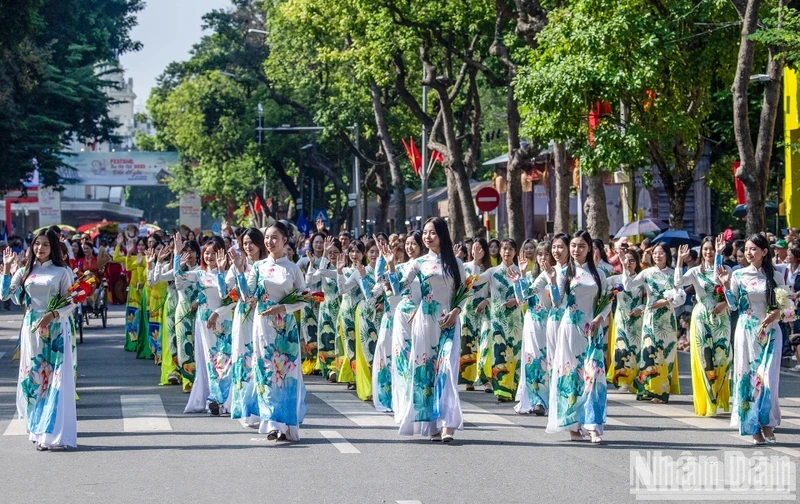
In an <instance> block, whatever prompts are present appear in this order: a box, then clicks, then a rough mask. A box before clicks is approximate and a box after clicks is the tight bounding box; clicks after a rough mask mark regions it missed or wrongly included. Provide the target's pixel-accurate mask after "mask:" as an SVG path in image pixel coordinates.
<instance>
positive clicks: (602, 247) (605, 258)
mask: <svg viewBox="0 0 800 504" xmlns="http://www.w3.org/2000/svg"><path fill="white" fill-rule="evenodd" d="M592 246H593V247H594V248H595V249H597V250H599V251H600V259H601V260H603V262H608V254H606V247H605V244H604V243H603V240H601V239H600V238H595V239H594V240H592ZM592 259H593V260H594V256H592Z"/></svg>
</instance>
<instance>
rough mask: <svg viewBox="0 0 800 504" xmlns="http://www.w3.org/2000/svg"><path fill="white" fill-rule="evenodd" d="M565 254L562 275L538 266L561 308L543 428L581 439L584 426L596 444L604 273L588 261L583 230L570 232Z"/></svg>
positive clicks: (602, 407) (602, 374)
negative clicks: (563, 432) (555, 287)
mask: <svg viewBox="0 0 800 504" xmlns="http://www.w3.org/2000/svg"><path fill="white" fill-rule="evenodd" d="M569 254H570V260H569V262H568V264H567V268H566V272H565V273H564V274H563V275H559V274H558V273H557V270H556V269H555V268H554V267H552V266H550V265H549V264H545V265H544V267H545V268H546V269H545V272H546V273H547V279H548V282H549V283H550V284H551V285H556V286H557V287H558V290H557V291H556V292H554V294H555V296H557V298H558V299H557V302H556V303H555V304H561V306H562V309H563V315H562V317H561V322H560V324H559V326H558V341H557V344H556V347H555V353H554V355H553V360H552V374H551V382H550V403H549V406H550V411H549V414H548V419H547V430H546V431H547V432H550V433H553V432H560V431H564V430H568V431H569V434H570V440H571V441H581V440H582V439H583V431H584V430H585V431H588V434H589V436H590V441H591V442H592V443H593V444H596V443H600V442H601V436H602V435H603V425H604V424H605V423H606V393H607V388H606V370H605V353H604V351H603V350H604V348H603V347H604V342H603V324H604V323H605V321H606V318H607V317H608V314H609V313H610V312H611V302H610V299H609V297H608V294H607V293H606V292H605V289H606V284H605V275H604V274H603V273H602V272H600V271H598V270H597V268H596V267H595V265H594V262H593V254H592V237H591V236H590V235H589V233H587V232H586V231H578V232H577V233H575V235H574V236H573V237H572V239H571V240H570V242H569ZM551 292H552V291H551Z"/></svg>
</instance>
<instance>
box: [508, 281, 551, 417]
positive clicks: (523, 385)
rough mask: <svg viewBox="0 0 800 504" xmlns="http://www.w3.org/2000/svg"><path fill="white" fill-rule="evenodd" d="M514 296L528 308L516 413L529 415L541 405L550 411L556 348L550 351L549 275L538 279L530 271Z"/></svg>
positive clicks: (524, 324) (515, 288)
mask: <svg viewBox="0 0 800 504" xmlns="http://www.w3.org/2000/svg"><path fill="white" fill-rule="evenodd" d="M514 294H515V295H516V296H517V300H518V301H519V302H520V303H525V304H527V305H528V311H527V312H525V321H524V322H523V326H522V353H521V363H520V376H519V387H518V388H517V396H516V397H515V398H514V399H515V400H516V401H517V405H516V406H514V411H516V412H517V413H529V412H531V411H533V408H534V406H537V405H541V406H542V407H544V408H545V409H547V406H548V403H549V401H550V380H549V379H548V372H547V360H548V358H549V354H550V352H551V351H552V349H548V348H547V316H548V314H549V313H550V308H551V306H552V300H551V297H550V291H549V289H548V288H547V275H546V274H545V273H540V274H539V275H538V276H537V277H535V278H534V277H533V276H532V275H531V272H528V273H527V275H526V276H525V277H524V278H521V279H520V281H519V282H517V284H516V285H515V287H514Z"/></svg>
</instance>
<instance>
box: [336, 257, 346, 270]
mask: <svg viewBox="0 0 800 504" xmlns="http://www.w3.org/2000/svg"><path fill="white" fill-rule="evenodd" d="M346 264H347V261H346V260H345V258H344V254H339V259H338V260H337V261H336V272H337V273H339V274H340V275H341V274H342V271H343V270H344V267H345V265H346Z"/></svg>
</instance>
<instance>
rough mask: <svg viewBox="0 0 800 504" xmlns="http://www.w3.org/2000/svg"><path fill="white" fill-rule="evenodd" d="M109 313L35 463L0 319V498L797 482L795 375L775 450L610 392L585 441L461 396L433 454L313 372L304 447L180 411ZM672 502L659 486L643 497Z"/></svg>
mask: <svg viewBox="0 0 800 504" xmlns="http://www.w3.org/2000/svg"><path fill="white" fill-rule="evenodd" d="M110 315H111V316H110V319H109V327H108V329H105V330H103V329H102V328H100V327H99V325H100V324H99V321H95V320H92V323H91V325H90V327H89V328H87V329H86V330H85V339H84V343H83V344H82V345H79V350H78V355H79V367H78V373H79V377H78V393H79V395H80V401H79V402H78V443H79V447H78V448H77V449H76V450H71V451H68V452H49V453H48V452H45V453H39V452H37V451H36V450H35V449H34V447H33V445H32V444H31V443H30V442H28V441H27V438H26V437H25V435H24V432H20V424H19V423H18V422H13V421H12V418H13V417H14V415H15V407H14V394H15V388H16V376H17V366H18V363H17V362H13V363H12V362H11V353H12V351H13V347H14V343H15V341H16V338H17V333H18V331H19V326H20V323H21V314H20V312H19V311H14V312H7V311H2V312H0V433H3V435H2V436H0V503H2V504H15V503H32V502H37V503H38V502H54V503H55V502H58V503H62V502H63V503H72V502H75V503H94V502H114V503H128V502H130V503H141V502H160V503H166V502H171V501H175V502H246V503H250V502H264V503H295V502H297V503H300V502H302V503H384V502H388V503H397V502H400V503H424V504H433V503H473V502H487V503H488V502H498V503H517V502H520V503H522V502H554V503H556V502H557V503H560V502H591V503H604V502H609V503H612V502H613V503H621V502H634V501H635V500H636V499H637V497H641V495H640V494H639V495H636V494H635V492H634V493H632V488H633V487H632V481H633V480H634V478H633V477H632V474H633V472H632V469H631V466H632V463H631V454H632V453H635V452H639V453H640V454H642V455H645V454H646V453H647V452H648V451H651V452H652V451H660V452H662V454H664V455H669V456H672V457H678V456H680V455H681V454H684V455H686V454H691V455H694V456H706V457H708V456H716V457H718V458H719V459H720V460H724V457H725V453H726V452H741V453H742V454H744V456H752V455H753V454H763V455H766V456H769V457H773V456H774V457H783V458H782V459H781V460H783V462H784V463H788V464H789V466H788V467H789V468H790V469H791V471H793V476H794V477H795V480H796V474H797V470H796V462H797V461H798V457H800V430H798V429H800V399H796V398H800V377H798V376H797V375H793V374H791V373H783V374H782V377H781V387H780V396H781V406H782V411H783V415H784V421H783V425H782V426H781V427H780V428H779V429H778V430H777V431H776V432H777V436H778V439H779V442H780V444H779V445H778V446H775V447H757V448H756V447H753V446H752V445H751V444H750V443H748V442H747V439H744V438H740V437H739V436H738V435H737V433H736V430H735V429H732V428H730V427H729V426H728V424H729V416H727V415H723V416H721V417H720V418H715V419H702V418H698V417H696V416H695V415H694V413H693V411H692V403H691V396H690V395H680V396H674V397H673V398H672V399H671V401H670V404H668V405H653V404H650V403H637V402H636V401H635V400H634V398H633V397H631V396H629V395H627V394H619V393H610V394H609V419H610V421H609V424H608V425H607V427H606V433H605V435H604V436H603V439H604V443H603V444H602V445H600V446H594V445H591V444H589V443H576V442H569V441H568V440H567V436H565V435H563V434H546V433H545V431H544V427H545V424H546V418H542V417H535V416H529V415H517V414H515V413H514V411H513V409H512V406H513V405H511V404H508V403H506V404H500V403H497V402H496V401H495V400H494V397H493V396H492V395H490V394H486V393H483V392H465V391H463V392H462V394H461V400H462V404H463V408H464V411H465V420H466V424H465V429H464V431H463V432H458V433H457V435H456V441H455V442H454V443H452V444H449V445H443V444H440V443H431V442H430V441H428V440H427V439H423V438H403V437H400V436H399V435H398V434H397V430H396V427H395V426H394V424H393V422H392V420H391V419H390V418H389V417H388V416H387V415H383V414H379V413H376V412H375V411H374V409H372V407H371V405H368V404H365V403H362V402H360V401H358V399H357V398H356V396H355V394H354V393H353V392H348V391H347V390H345V388H344V387H343V386H341V385H332V384H328V383H327V382H325V381H324V380H322V379H321V377H317V376H313V377H307V380H306V384H307V389H308V396H307V403H308V414H307V416H306V419H305V423H304V424H303V426H302V429H301V437H302V441H301V442H299V443H275V442H271V441H267V440H266V436H265V435H262V434H258V433H257V431H255V430H253V429H248V428H246V427H244V426H242V425H241V424H240V423H239V422H237V421H234V420H231V419H230V418H220V417H211V416H208V415H202V414H201V415H188V414H184V413H183V408H184V405H185V403H186V400H187V398H188V396H187V395H186V394H184V393H182V392H181V390H180V388H179V387H170V386H167V387H163V386H158V384H157V383H158V378H159V371H158V369H157V368H156V367H155V366H154V365H153V363H152V362H150V361H142V360H136V359H135V356H134V355H132V354H131V353H127V352H124V351H123V350H122V344H123V340H124V337H123V330H122V328H123V319H122V310H121V308H115V309H114V310H113V312H112V313H111V314H110ZM680 359H681V360H680V369H681V371H682V373H681V378H682V379H681V389H682V391H683V392H684V394H687V393H689V394H690V393H691V384H690V382H689V380H688V377H689V375H688V372H689V363H688V355H686V354H682V355H681V356H680ZM162 407H163V410H162V409H161V408H162ZM787 461H788V462H787ZM659 471H661V472H662V473H663V472H664V471H663V468H662V469H659ZM654 472H658V471H655V470H654ZM637 474H638V473H637ZM671 488H672V487H671ZM712 493H713V494H715V495H717V496H718V498H719V496H721V495H722V496H723V497H722V498H723V500H726V501H728V500H733V499H734V498H736V497H737V496H736V495H734V494H732V493H725V494H722V493H721V491H719V490H718V491H716V492H712ZM794 493H795V492H791V493H790V495H789V497H792V499H794V497H793V495H794ZM678 495H679V493H678V492H676V491H674V489H673V490H670V489H668V491H667V493H666V494H663V495H662V497H661V498H657V499H655V500H660V501H664V500H667V499H670V498H675V497H676V496H678ZM770 496H771V494H766V493H763V492H762V493H761V494H760V497H761V498H759V499H758V501H760V502H764V500H765V499H766V498H769V497H770ZM650 497H653V496H652V495H651V496H650ZM729 497H730V498H729ZM739 497H742V498H744V497H745V495H739ZM689 500H693V501H697V500H700V499H699V498H692V499H689ZM753 501H755V499H753Z"/></svg>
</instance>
